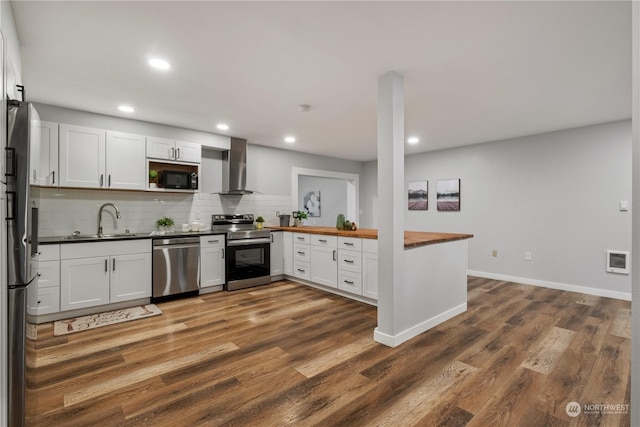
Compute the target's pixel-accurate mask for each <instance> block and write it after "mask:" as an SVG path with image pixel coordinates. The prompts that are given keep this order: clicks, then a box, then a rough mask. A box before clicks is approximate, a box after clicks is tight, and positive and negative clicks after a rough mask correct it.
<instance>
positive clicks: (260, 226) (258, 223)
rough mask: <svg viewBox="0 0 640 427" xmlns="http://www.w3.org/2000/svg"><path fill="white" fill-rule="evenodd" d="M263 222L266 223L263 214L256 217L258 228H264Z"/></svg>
mask: <svg viewBox="0 0 640 427" xmlns="http://www.w3.org/2000/svg"><path fill="white" fill-rule="evenodd" d="M263 224H264V218H262V217H261V216H259V217H258V218H256V227H257V228H258V230H260V229H261V228H262V225H263Z"/></svg>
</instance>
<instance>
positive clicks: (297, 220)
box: [294, 219, 302, 227]
mask: <svg viewBox="0 0 640 427" xmlns="http://www.w3.org/2000/svg"><path fill="white" fill-rule="evenodd" d="M294 226H295V227H301V226H302V220H301V219H296V220H295V222H294Z"/></svg>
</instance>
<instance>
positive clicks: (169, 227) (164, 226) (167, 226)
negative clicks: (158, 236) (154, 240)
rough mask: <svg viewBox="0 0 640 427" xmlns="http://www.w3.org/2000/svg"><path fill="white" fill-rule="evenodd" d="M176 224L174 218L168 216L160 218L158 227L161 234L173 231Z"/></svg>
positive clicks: (157, 222)
mask: <svg viewBox="0 0 640 427" xmlns="http://www.w3.org/2000/svg"><path fill="white" fill-rule="evenodd" d="M174 224H175V222H174V221H173V218H169V217H168V216H165V217H163V218H160V219H158V220H157V221H156V227H157V228H158V231H161V232H167V231H169V232H171V231H173V226H174Z"/></svg>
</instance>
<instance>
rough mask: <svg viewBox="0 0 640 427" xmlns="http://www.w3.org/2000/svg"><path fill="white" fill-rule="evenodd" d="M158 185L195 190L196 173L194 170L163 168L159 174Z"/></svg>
mask: <svg viewBox="0 0 640 427" xmlns="http://www.w3.org/2000/svg"><path fill="white" fill-rule="evenodd" d="M160 185H162V187H163V188H171V189H178V190H197V189H198V174H197V173H195V172H181V171H171V170H164V171H162V173H161V174H160Z"/></svg>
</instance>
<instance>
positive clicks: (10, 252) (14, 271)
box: [5, 101, 40, 426]
mask: <svg viewBox="0 0 640 427" xmlns="http://www.w3.org/2000/svg"><path fill="white" fill-rule="evenodd" d="M7 122H8V139H7V147H6V171H5V178H6V193H5V195H6V209H7V211H6V226H7V271H8V275H7V276H8V277H7V291H8V299H7V302H8V367H9V372H8V395H9V401H8V409H9V410H8V415H9V425H10V426H22V425H24V423H25V403H26V398H25V393H26V391H25V376H26V369H27V363H26V348H25V347H26V338H27V336H26V333H27V330H26V328H27V292H28V291H29V289H28V288H30V287H33V285H32V283H33V282H34V280H35V278H36V275H37V271H35V269H33V266H34V265H35V262H34V261H35V260H34V257H35V255H36V253H37V250H38V233H37V230H38V206H37V196H38V194H37V188H36V187H33V186H31V185H30V179H29V178H30V173H29V171H30V167H31V166H36V167H37V165H38V164H39V158H36V157H35V156H34V162H33V165H32V164H31V162H30V157H31V155H32V153H34V152H35V153H37V152H38V147H39V143H38V142H39V137H40V131H39V130H38V129H37V127H38V126H39V122H40V118H39V116H38V113H37V112H36V110H35V108H33V105H31V104H29V103H26V102H20V101H9V102H8V104H7Z"/></svg>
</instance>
